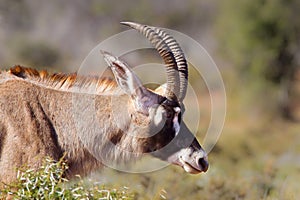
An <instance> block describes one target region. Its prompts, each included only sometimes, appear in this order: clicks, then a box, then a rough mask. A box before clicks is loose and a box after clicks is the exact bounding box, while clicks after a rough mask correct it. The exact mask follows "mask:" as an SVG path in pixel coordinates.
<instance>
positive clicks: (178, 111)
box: [173, 107, 180, 135]
mask: <svg viewBox="0 0 300 200" xmlns="http://www.w3.org/2000/svg"><path fill="white" fill-rule="evenodd" d="M174 111H175V112H176V113H175V116H174V119H173V127H174V129H175V135H178V133H179V131H180V124H179V121H178V115H179V113H180V108H179V107H175V108H174Z"/></svg>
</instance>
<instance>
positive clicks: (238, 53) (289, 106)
mask: <svg viewBox="0 0 300 200" xmlns="http://www.w3.org/2000/svg"><path fill="white" fill-rule="evenodd" d="M299 10H300V1H298V0H273V1H270V0H251V1H250V0H227V1H222V2H221V1H217V0H211V1H204V0H186V1H180V0H166V1H159V0H152V1H150V0H141V1H129V0H123V1H116V0H110V1H104V0H86V1H80V0H65V1H60V0H52V1H45V0H42V1H37V0H0V44H1V48H0V61H1V62H0V66H1V68H2V69H7V68H9V67H11V66H13V65H15V64H22V65H25V66H31V67H35V68H40V69H41V68H43V69H44V68H48V69H49V70H50V71H65V72H70V71H75V70H77V69H78V68H79V66H80V64H81V62H82V61H83V59H84V58H85V56H86V55H87V54H88V53H89V51H90V50H91V49H92V48H93V47H95V46H96V45H97V44H98V43H99V42H101V41H103V40H104V39H106V38H107V37H109V36H111V35H113V34H116V33H118V32H120V31H123V30H127V28H124V27H122V26H120V25H119V22H120V21H124V20H130V21H136V22H140V23H145V24H151V25H153V26H160V27H166V28H169V29H174V30H177V31H180V32H182V33H184V34H187V35H189V36H191V37H192V38H194V39H195V40H197V41H198V42H199V43H200V44H201V45H202V46H203V47H204V48H205V49H206V50H207V51H208V53H209V54H210V55H211V56H212V58H213V59H214V61H215V62H216V64H217V66H218V67H219V69H220V71H221V73H222V76H223V79H224V83H225V87H226V92H227V102H228V104H227V117H226V123H225V126H224V129H223V133H222V135H221V137H220V139H219V141H218V143H217V145H216V146H215V147H214V149H213V151H212V152H210V154H209V159H210V164H211V166H210V169H209V171H208V172H207V173H206V174H201V175H196V176H195V175H188V174H186V173H185V172H183V170H182V169H179V168H178V167H175V166H169V167H167V168H164V169H162V170H159V171H156V172H152V173H145V174H126V173H121V172H116V171H114V170H111V169H105V170H104V171H103V172H102V173H100V174H93V175H92V176H91V178H92V179H94V180H97V181H100V182H103V183H104V184H112V185H115V186H117V185H119V186H121V187H122V186H124V185H125V186H129V187H130V188H131V189H132V190H133V191H135V192H137V198H138V199H153V198H157V199H160V198H164V197H165V198H167V199H298V198H299V197H300V186H299V183H298V181H299V180H300V125H299V120H300V102H299V100H300V72H299V66H300V12H299ZM120 45H121V44H120ZM191 73H193V72H191ZM191 77H194V78H192V81H193V84H194V85H197V84H198V85H199V84H201V85H203V88H205V85H204V82H203V80H201V77H199V76H195V75H193V74H191ZM198 79H199V80H198ZM216 92H217V91H216ZM198 96H199V101H200V102H206V101H207V100H208V101H209V94H208V93H207V91H206V90H205V89H203V93H201V94H198ZM209 106H210V104H209V103H207V104H206V103H203V104H201V103H200V108H201V121H200V128H199V131H198V132H197V133H196V135H197V136H198V138H199V139H200V141H202V140H203V132H205V131H206V128H207V124H206V123H208V122H209V120H210V113H209V112H210V110H209V109H208V107H209ZM148 164H149V163H148Z"/></svg>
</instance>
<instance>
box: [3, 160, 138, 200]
mask: <svg viewBox="0 0 300 200" xmlns="http://www.w3.org/2000/svg"><path fill="white" fill-rule="evenodd" d="M67 169H68V166H67V164H66V162H64V161H63V160H60V161H59V162H55V161H54V160H52V159H49V158H47V159H45V163H44V165H42V166H41V167H40V168H39V169H38V170H32V169H27V170H24V169H20V170H18V177H17V182H15V183H13V184H11V185H6V187H5V189H4V190H2V191H1V192H0V199H5V198H6V196H8V195H11V196H13V198H14V199H45V200H47V199H109V200H110V199H134V194H133V193H130V192H129V191H128V189H127V188H126V187H124V188H121V189H118V190H117V189H107V188H105V187H104V186H103V185H98V184H92V183H86V182H84V181H83V180H82V179H81V178H80V177H78V178H79V181H77V182H73V183H72V182H69V180H68V179H66V178H64V174H65V172H66V170H67Z"/></svg>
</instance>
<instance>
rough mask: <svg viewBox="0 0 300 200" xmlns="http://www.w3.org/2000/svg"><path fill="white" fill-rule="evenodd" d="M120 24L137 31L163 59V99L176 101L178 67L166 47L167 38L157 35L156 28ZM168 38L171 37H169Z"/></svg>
mask: <svg viewBox="0 0 300 200" xmlns="http://www.w3.org/2000/svg"><path fill="white" fill-rule="evenodd" d="M121 24H124V25H127V26H129V27H131V28H133V29H136V30H137V31H139V32H140V33H141V34H142V35H144V36H145V37H146V38H147V39H148V40H149V41H150V43H151V44H152V45H153V46H154V47H155V49H156V50H157V51H158V53H159V55H160V56H161V57H162V58H163V60H164V62H165V65H166V73H167V89H166V92H165V97H167V98H168V99H171V100H177V99H178V97H179V96H180V85H179V84H180V79H179V76H178V72H177V71H178V67H177V62H176V57H175V55H174V52H173V51H172V49H171V48H170V46H169V45H168V43H169V41H167V39H169V38H166V37H162V35H159V34H158V33H157V32H160V31H161V30H160V29H158V28H154V27H150V26H147V25H142V24H138V23H134V22H121ZM156 29H157V31H156ZM170 38H172V37H171V36H170ZM172 39H173V38H172ZM173 40H174V39H173ZM174 41H175V40H174ZM172 43H173V42H172ZM175 43H176V42H175ZM176 44H177V43H176ZM176 55H177V54H176Z"/></svg>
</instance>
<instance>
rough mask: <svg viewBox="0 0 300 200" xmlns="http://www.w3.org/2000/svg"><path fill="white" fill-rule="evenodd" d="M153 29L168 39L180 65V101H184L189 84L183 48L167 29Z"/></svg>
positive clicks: (164, 38)
mask: <svg viewBox="0 0 300 200" xmlns="http://www.w3.org/2000/svg"><path fill="white" fill-rule="evenodd" d="M152 28H153V30H154V31H155V32H156V33H157V34H158V35H159V36H161V37H162V38H163V40H164V41H166V43H167V45H168V47H169V48H170V49H171V51H172V53H173V55H174V57H175V61H176V64H177V67H178V72H179V79H180V92H179V98H178V99H179V101H181V102H182V101H183V99H184V98H185V95H186V91H187V86H188V65H187V62H186V59H185V56H184V53H183V51H182V49H181V48H180V46H179V44H178V43H177V41H176V40H175V39H174V38H173V37H172V36H171V35H169V34H168V33H166V32H165V31H163V30H161V29H159V28H156V27H152Z"/></svg>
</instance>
